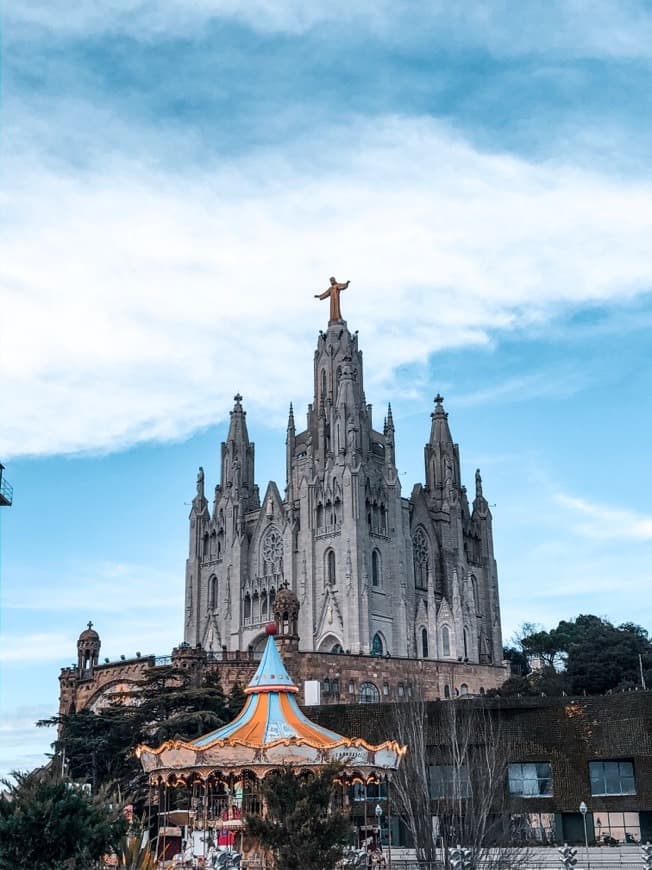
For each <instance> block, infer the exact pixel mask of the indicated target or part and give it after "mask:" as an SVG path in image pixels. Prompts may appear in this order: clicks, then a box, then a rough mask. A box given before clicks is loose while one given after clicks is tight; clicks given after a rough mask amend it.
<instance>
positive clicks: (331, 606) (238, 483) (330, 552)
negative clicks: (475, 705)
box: [184, 279, 502, 667]
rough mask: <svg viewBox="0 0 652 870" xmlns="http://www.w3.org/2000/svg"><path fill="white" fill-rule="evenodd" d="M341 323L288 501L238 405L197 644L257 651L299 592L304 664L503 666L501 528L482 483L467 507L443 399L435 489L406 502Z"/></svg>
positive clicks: (207, 551) (203, 578)
mask: <svg viewBox="0 0 652 870" xmlns="http://www.w3.org/2000/svg"><path fill="white" fill-rule="evenodd" d="M333 280H334V279H333ZM331 283H333V281H332V282H331ZM335 287H338V288H344V287H345V285H335ZM335 313H336V314H337V315H338V319H331V320H330V321H329V323H328V328H327V330H326V331H325V332H320V334H319V338H318V341H317V349H316V351H315V354H314V370H313V381H314V395H313V401H312V403H311V404H310V405H309V406H308V411H307V420H306V427H305V429H303V430H301V431H298V430H297V427H296V424H295V419H294V412H293V409H292V406H290V414H289V420H288V426H287V435H286V481H285V487H284V489H283V491H282V492H281V490H280V489H279V488H278V486H277V485H276V484H275V483H274V482H270V483H269V484H268V485H267V487H266V488H265V490H264V493H263V494H262V498H261V490H260V488H259V486H258V484H257V483H256V477H255V462H254V444H253V443H252V442H251V441H250V438H249V432H248V427H247V421H246V411H245V410H244V408H243V404H242V397H241V396H240V395H236V396H235V404H234V407H233V410H232V411H231V419H230V426H229V431H228V436H227V439H226V441H225V442H224V443H223V444H222V448H221V468H220V473H219V478H220V479H219V483H218V484H217V486H216V487H215V491H214V494H212V498H211V500H210V502H209V500H208V498H207V495H206V484H205V477H204V471H203V469H201V468H200V470H199V474H198V477H197V491H196V495H195V497H194V499H193V502H192V508H191V512H190V546H189V557H188V560H187V567H186V583H185V587H186V590H185V623H184V640H185V642H186V643H187V644H189V645H190V646H191V647H193V648H194V647H197V646H200V647H201V648H202V649H203V650H206V651H208V652H209V653H210V652H213V653H214V654H216V655H218V654H221V653H230V652H231V651H237V650H247V649H249V650H253V651H254V653H255V652H258V651H259V650H260V649H261V648H262V645H263V644H264V641H265V631H264V630H265V625H266V624H267V623H268V622H269V621H270V620H271V619H272V618H273V611H274V602H275V599H276V597H277V596H278V594H279V592H280V591H281V590H282V589H286V588H289V589H290V590H292V591H293V592H294V593H295V595H296V598H297V599H298V602H299V605H300V606H299V610H298V625H297V626H296V629H295V630H296V635H297V637H298V645H299V650H300V651H302V652H317V653H320V652H321V653H332V652H343V653H351V654H362V655H369V654H371V655H377V656H386V657H388V656H389V657H407V658H412V659H419V660H422V661H425V660H428V659H430V660H437V661H439V662H442V661H444V662H446V661H448V662H450V663H451V664H452V663H458V662H465V663H469V664H477V665H488V666H490V667H491V666H493V667H500V666H501V664H502V637H501V627H500V606H499V597H498V579H497V570H496V562H495V559H494V551H493V537H492V517H491V512H490V510H489V505H488V503H487V500H486V498H485V497H484V494H483V490H482V480H481V477H480V472H479V471H476V474H475V492H474V498H473V501H472V502H469V498H468V496H467V491H466V488H465V487H464V486H463V485H462V477H461V466H460V453H459V448H458V445H457V444H455V442H454V441H453V438H452V435H451V431H450V428H449V424H448V415H447V413H446V411H445V410H444V406H443V399H442V397H441V396H439V395H438V396H437V398H436V399H435V407H434V410H433V412H432V414H431V423H430V434H429V438H428V441H427V443H426V445H425V453H424V459H425V463H424V480H423V482H421V483H417V484H416V485H415V486H414V488H413V489H412V492H411V494H410V495H409V496H405V495H403V493H402V491H401V486H400V482H399V474H398V470H397V467H396V461H395V434H396V433H395V427H394V421H393V418H392V411H391V406H390V407H389V408H388V410H387V415H386V417H385V420H384V423H383V426H382V429H375V428H374V425H373V421H372V408H371V406H370V405H369V404H367V401H366V397H365V391H364V371H363V359H362V352H361V351H360V349H359V347H358V336H357V333H354V334H353V333H351V332H350V331H349V329H348V326H347V323H346V321H344V320H343V319H341V314H340V312H339V304H338V306H337V308H336V309H335ZM331 315H333V306H332V305H331ZM424 434H425V433H424Z"/></svg>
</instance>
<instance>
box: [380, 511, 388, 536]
mask: <svg viewBox="0 0 652 870" xmlns="http://www.w3.org/2000/svg"><path fill="white" fill-rule="evenodd" d="M380 531H381V532H382V533H383V534H387V508H386V507H385V505H384V504H381V506H380Z"/></svg>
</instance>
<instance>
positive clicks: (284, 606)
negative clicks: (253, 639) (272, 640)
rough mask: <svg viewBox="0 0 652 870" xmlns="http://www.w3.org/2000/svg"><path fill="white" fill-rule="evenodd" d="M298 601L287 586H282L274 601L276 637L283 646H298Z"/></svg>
mask: <svg viewBox="0 0 652 870" xmlns="http://www.w3.org/2000/svg"><path fill="white" fill-rule="evenodd" d="M299 606H300V605H299V599H298V598H297V596H296V595H295V593H294V592H293V591H292V590H291V589H290V588H289V587H288V586H287V584H286V585H285V586H282V587H281V588H280V589H279V591H278V592H277V593H276V598H275V599H274V606H273V610H274V622H275V623H276V636H277V638H278V640H279V642H280V643H282V644H284V645H285V646H290V645H291V646H293V647H295V648H296V647H298V645H299V630H298V625H299Z"/></svg>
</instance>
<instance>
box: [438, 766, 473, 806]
mask: <svg viewBox="0 0 652 870" xmlns="http://www.w3.org/2000/svg"><path fill="white" fill-rule="evenodd" d="M428 790H429V792H430V797H431V799H432V800H439V799H445V798H469V797H471V779H470V777H469V768H468V767H467V766H466V765H465V764H461V765H454V764H431V765H430V766H429V767H428Z"/></svg>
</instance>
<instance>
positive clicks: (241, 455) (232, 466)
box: [221, 393, 254, 502]
mask: <svg viewBox="0 0 652 870" xmlns="http://www.w3.org/2000/svg"><path fill="white" fill-rule="evenodd" d="M233 401H234V403H235V404H234V405H233V410H232V411H231V421H230V423H229V433H228V435H227V437H226V441H224V442H222V478H221V482H222V487H226V486H231V487H232V488H233V490H234V491H235V492H237V493H239V498H240V499H241V500H242V499H244V500H245V502H247V501H248V499H249V497H250V496H252V495H253V494H254V445H253V444H252V443H251V442H250V441H249V433H248V431H247V412H246V411H245V410H244V409H243V407H242V396H241V395H240V393H236V395H235V396H234V397H233Z"/></svg>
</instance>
